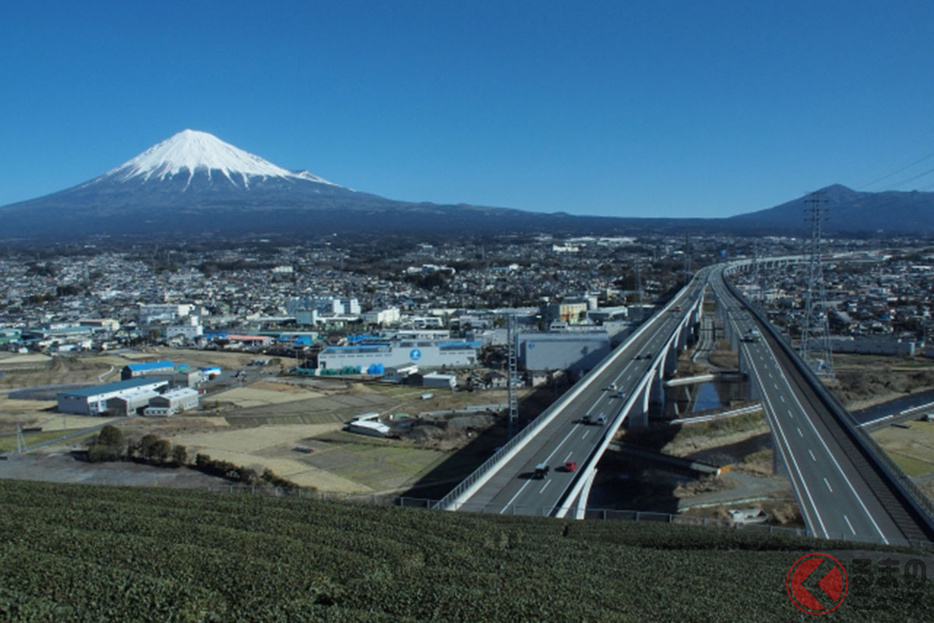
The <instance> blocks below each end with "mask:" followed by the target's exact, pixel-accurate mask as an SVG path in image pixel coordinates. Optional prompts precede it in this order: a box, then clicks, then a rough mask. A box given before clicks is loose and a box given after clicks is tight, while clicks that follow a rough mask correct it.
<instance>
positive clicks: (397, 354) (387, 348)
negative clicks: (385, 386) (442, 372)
mask: <svg viewBox="0 0 934 623" xmlns="http://www.w3.org/2000/svg"><path fill="white" fill-rule="evenodd" d="M479 349H480V343H479V342H467V341H463V340H384V341H371V340H364V341H361V342H360V343H358V344H355V345H353V346H329V347H327V348H325V349H324V350H322V351H321V352H320V353H318V369H319V370H339V369H341V368H344V367H347V366H350V367H354V368H357V369H359V370H360V372H361V373H362V374H374V373H375V372H373V371H375V370H385V369H386V368H398V367H400V366H406V365H409V364H418V366H419V368H429V369H430V368H441V367H442V366H444V367H447V368H469V367H471V366H474V365H476V364H477V353H478V351H479Z"/></svg>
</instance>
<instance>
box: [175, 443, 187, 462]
mask: <svg viewBox="0 0 934 623" xmlns="http://www.w3.org/2000/svg"><path fill="white" fill-rule="evenodd" d="M172 461H173V462H174V463H175V464H176V465H178V466H179V467H181V466H182V465H184V464H185V463H187V462H188V449H187V448H186V447H185V446H174V447H173V448H172Z"/></svg>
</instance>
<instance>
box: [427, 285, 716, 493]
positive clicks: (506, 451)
mask: <svg viewBox="0 0 934 623" xmlns="http://www.w3.org/2000/svg"><path fill="white" fill-rule="evenodd" d="M701 272H703V271H701ZM698 274H700V273H698ZM697 279H698V277H697V275H695V276H694V278H692V279H691V281H689V282H688V283H687V284H686V285H685V286H684V287H683V288H681V290H679V291H678V293H677V294H676V295H675V296H673V297H672V299H671V301H669V302H668V304H667V305H665V306H664V307H663V308H662V309H660V310H658V311H657V312H656V313H655V314H653V315H652V317H651V318H649V319H648V320H647V321H646V322H644V323H643V324H642V326H641V327H639V329H638V330H636V332H635V333H633V334H632V335H630V336H629V337H628V338H626V340H625V341H624V342H623V343H622V344H620V345H619V346H617V347H616V350H614V351H613V352H611V353H610V354H609V355H607V357H606V358H605V359H604V360H603V361H602V362H600V364H598V365H597V367H596V368H594V369H593V370H591V371H590V372H588V373H587V374H586V375H585V376H584V378H582V379H581V380H580V381H578V382H577V383H576V384H575V385H574V388H573V389H571V391H569V392H568V393H566V394H565V395H564V396H562V397H561V398H559V399H558V401H557V402H555V403H553V404H552V405H551V406H549V407H548V408H547V409H545V411H543V412H542V413H541V414H539V416H538V417H536V418H535V419H534V420H532V421H531V422H529V424H528V425H527V426H526V427H525V428H523V429H522V430H521V431H519V432H518V433H517V434H516V436H515V437H513V438H512V439H510V440H509V441H508V442H506V444H505V445H503V447H502V448H500V449H499V451H498V452H497V453H496V454H494V455H493V456H491V457H490V458H489V459H487V460H486V461H484V462H483V463H482V464H481V465H480V466H479V467H478V468H477V469H475V470H474V471H473V472H472V473H471V474H470V475H469V476H467V478H465V479H464V480H463V481H462V482H461V483H460V484H459V485H457V486H456V487H454V488H453V489H452V490H451V491H450V492H448V494H447V495H445V496H444V497H443V498H441V499H440V500H438V502H437V503H436V505H435V508H437V509H440V510H459V508H460V507H461V505H460V504H459V503H457V499H458V498H460V497H461V496H462V495H466V494H467V493H468V492H469V491H470V490H471V488H472V487H479V486H482V485H483V484H484V483H485V482H486V481H487V480H488V479H489V478H490V476H491V473H492V471H493V468H494V467H495V466H496V465H498V464H499V463H500V462H505V461H508V460H509V459H511V458H512V457H513V456H515V454H516V453H517V452H518V451H519V450H520V449H521V448H522V447H524V445H525V444H526V443H527V442H528V439H529V438H530V437H532V436H534V435H535V434H537V433H538V432H539V431H540V430H541V429H542V428H543V427H545V426H546V425H547V424H548V423H549V422H551V420H552V419H553V418H554V417H555V416H556V415H557V414H558V413H559V412H560V411H561V410H562V409H564V407H565V406H566V405H567V404H568V403H569V402H570V401H571V400H573V399H574V398H576V397H577V396H578V395H579V394H580V393H581V392H582V391H583V390H584V388H585V387H587V386H588V384H589V383H590V382H591V380H593V378H595V377H596V376H599V375H600V374H601V373H602V372H603V371H604V370H605V369H606V368H607V367H609V366H610V364H612V363H613V362H614V361H615V360H616V358H617V357H619V356H620V354H621V353H622V352H623V350H625V348H626V346H627V345H628V344H629V343H631V342H632V341H633V340H635V339H636V338H637V337H638V336H639V335H641V334H642V333H643V332H644V331H646V330H648V329H649V327H651V326H653V325H654V324H655V323H656V322H658V320H659V318H661V317H663V315H664V314H666V313H667V312H668V309H669V308H670V307H672V306H673V305H674V304H675V301H677V300H679V299H680V298H681V297H682V296H683V295H684V293H685V292H687V291H688V289H689V288H691V286H692V285H694V284H695V282H696V281H697Z"/></svg>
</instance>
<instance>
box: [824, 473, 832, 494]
mask: <svg viewBox="0 0 934 623" xmlns="http://www.w3.org/2000/svg"><path fill="white" fill-rule="evenodd" d="M824 484H825V485H827V490H828V491H830V492H831V493H833V487H831V486H830V483H829V482H828V481H827V478H826V477H824Z"/></svg>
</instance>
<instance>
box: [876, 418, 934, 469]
mask: <svg viewBox="0 0 934 623" xmlns="http://www.w3.org/2000/svg"><path fill="white" fill-rule="evenodd" d="M905 426H907V427H908V428H902V427H900V426H889V427H886V428H883V429H880V430H878V431H876V432H874V433H873V434H872V436H873V438H874V439H875V440H876V441H877V442H878V443H879V445H880V446H882V447H883V448H885V451H886V452H888V453H889V456H891V457H892V458H893V459H894V460H895V462H896V463H898V464H899V466H900V467H901V468H902V469H903V470H905V473H906V474H908V475H909V476H911V477H912V478H917V477H919V476H926V475H931V474H934V422H906V423H905Z"/></svg>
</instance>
